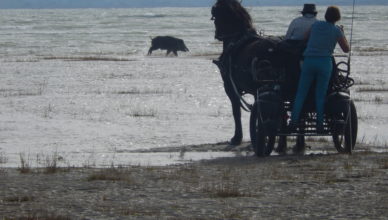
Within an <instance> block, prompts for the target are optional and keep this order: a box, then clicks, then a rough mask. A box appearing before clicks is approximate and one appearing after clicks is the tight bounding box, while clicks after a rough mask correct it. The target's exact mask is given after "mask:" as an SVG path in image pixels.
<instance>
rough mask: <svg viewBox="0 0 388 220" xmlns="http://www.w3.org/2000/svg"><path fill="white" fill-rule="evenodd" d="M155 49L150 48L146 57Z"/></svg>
mask: <svg viewBox="0 0 388 220" xmlns="http://www.w3.org/2000/svg"><path fill="white" fill-rule="evenodd" d="M154 50H155V49H154V48H153V47H150V49H149V50H148V55H151V54H152V51H154Z"/></svg>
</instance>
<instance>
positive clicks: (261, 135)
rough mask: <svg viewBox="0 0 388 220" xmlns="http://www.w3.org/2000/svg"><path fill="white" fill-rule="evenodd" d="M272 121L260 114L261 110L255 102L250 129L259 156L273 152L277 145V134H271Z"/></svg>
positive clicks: (255, 150) (254, 148) (253, 144)
mask: <svg viewBox="0 0 388 220" xmlns="http://www.w3.org/2000/svg"><path fill="white" fill-rule="evenodd" d="M268 126H270V123H268V122H266V121H265V119H263V118H262V117H261V115H260V110H259V108H258V106H257V104H256V103H255V104H254V105H253V108H252V111H251V118H250V126H249V128H250V129H249V131H250V135H251V143H252V148H253V150H254V152H255V154H256V156H258V157H264V156H268V155H270V154H271V152H272V150H273V148H274V145H275V138H276V136H275V135H270V131H269V130H270V128H269V127H268Z"/></svg>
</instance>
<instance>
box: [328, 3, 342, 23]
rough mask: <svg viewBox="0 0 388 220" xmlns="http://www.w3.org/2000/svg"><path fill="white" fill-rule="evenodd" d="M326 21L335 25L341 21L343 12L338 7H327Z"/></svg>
mask: <svg viewBox="0 0 388 220" xmlns="http://www.w3.org/2000/svg"><path fill="white" fill-rule="evenodd" d="M325 19H326V21H327V22H330V23H333V24H334V23H335V22H337V21H339V20H340V19H341V12H340V10H339V8H338V7H337V6H329V7H327V10H326V14H325Z"/></svg>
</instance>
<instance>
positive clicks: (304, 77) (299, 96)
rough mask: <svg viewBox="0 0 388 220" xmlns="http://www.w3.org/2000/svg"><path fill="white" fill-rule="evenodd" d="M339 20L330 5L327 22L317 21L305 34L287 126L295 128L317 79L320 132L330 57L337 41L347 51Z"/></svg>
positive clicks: (316, 97)
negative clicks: (305, 43)
mask: <svg viewBox="0 0 388 220" xmlns="http://www.w3.org/2000/svg"><path fill="white" fill-rule="evenodd" d="M340 19H341V13H340V10H339V8H338V7H336V6H329V7H328V8H327V10H326V13H325V20H326V21H317V22H315V23H314V24H313V25H312V26H311V29H310V30H309V31H308V32H307V33H306V39H308V42H307V47H306V49H305V51H304V53H303V56H304V62H303V66H302V71H301V75H300V79H299V83H298V89H297V93H296V97H295V101H294V104H293V108H292V113H291V122H290V126H291V128H292V129H296V127H297V125H298V121H299V116H300V113H301V111H302V108H303V104H304V101H305V98H306V96H307V93H308V91H309V89H310V87H311V85H312V83H313V82H314V81H315V82H316V88H315V105H316V111H317V132H318V133H321V132H323V114H324V104H325V98H326V92H327V89H328V85H329V81H330V76H331V73H332V70H333V63H332V56H333V52H334V48H335V46H336V44H337V43H338V44H339V45H340V47H341V49H342V50H343V51H344V52H345V53H348V52H349V51H350V46H349V44H348V41H347V40H346V37H345V35H344V31H343V27H342V26H337V25H335V23H336V22H337V21H339V20H340Z"/></svg>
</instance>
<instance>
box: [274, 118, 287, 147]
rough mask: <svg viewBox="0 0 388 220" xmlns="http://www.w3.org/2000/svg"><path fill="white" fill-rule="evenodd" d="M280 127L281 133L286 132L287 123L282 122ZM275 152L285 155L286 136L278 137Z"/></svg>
mask: <svg viewBox="0 0 388 220" xmlns="http://www.w3.org/2000/svg"><path fill="white" fill-rule="evenodd" d="M281 126H282V128H281V131H286V129H287V121H286V120H282V123H281ZM275 151H276V152H277V153H279V154H286V153H287V136H279V142H278V147H277V148H276V149H275Z"/></svg>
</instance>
